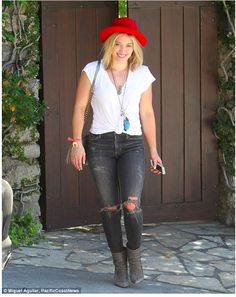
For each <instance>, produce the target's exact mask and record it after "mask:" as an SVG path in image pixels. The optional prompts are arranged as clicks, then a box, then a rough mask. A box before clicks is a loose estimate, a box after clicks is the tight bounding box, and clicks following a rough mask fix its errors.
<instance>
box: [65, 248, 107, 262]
mask: <svg viewBox="0 0 236 297" xmlns="http://www.w3.org/2000/svg"><path fill="white" fill-rule="evenodd" d="M109 256H110V255H103V254H101V253H96V252H87V251H82V250H79V251H76V252H71V253H70V254H69V255H68V256H67V258H66V260H67V261H69V262H77V263H81V264H95V263H97V262H100V261H102V260H104V259H106V258H107V257H109Z"/></svg>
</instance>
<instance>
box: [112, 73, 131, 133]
mask: <svg viewBox="0 0 236 297" xmlns="http://www.w3.org/2000/svg"><path fill="white" fill-rule="evenodd" d="M128 73H129V71H127V73H126V78H125V84H124V92H123V96H122V100H120V95H121V94H122V85H121V86H119V87H117V84H116V81H115V78H114V74H113V71H112V69H111V75H112V78H113V81H114V84H115V88H116V93H117V97H118V100H119V103H120V115H121V116H122V117H123V127H124V130H125V131H127V130H128V129H129V127H130V122H129V119H128V117H127V116H126V114H125V110H124V107H123V103H124V96H125V91H126V84H127V79H128Z"/></svg>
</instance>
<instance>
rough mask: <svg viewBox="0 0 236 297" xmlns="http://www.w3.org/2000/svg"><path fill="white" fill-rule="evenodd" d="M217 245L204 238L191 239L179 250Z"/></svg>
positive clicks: (203, 248) (199, 248) (207, 247)
mask: <svg viewBox="0 0 236 297" xmlns="http://www.w3.org/2000/svg"><path fill="white" fill-rule="evenodd" d="M213 247H217V244H216V243H213V242H210V241H208V240H206V239H202V240H201V239H199V240H195V241H191V242H189V243H188V244H186V245H185V246H183V247H182V248H181V249H180V251H182V252H185V251H191V250H205V249H209V248H213Z"/></svg>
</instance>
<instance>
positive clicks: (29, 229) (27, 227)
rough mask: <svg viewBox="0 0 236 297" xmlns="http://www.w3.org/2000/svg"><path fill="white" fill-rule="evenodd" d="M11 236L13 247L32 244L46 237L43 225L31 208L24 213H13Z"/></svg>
mask: <svg viewBox="0 0 236 297" xmlns="http://www.w3.org/2000/svg"><path fill="white" fill-rule="evenodd" d="M9 236H10V238H11V241H12V245H13V247H17V246H22V245H26V246H30V245H32V244H33V243H36V242H38V240H40V239H43V238H45V236H44V235H43V231H42V229H41V225H40V224H39V223H38V221H37V220H36V219H35V218H34V217H33V215H32V211H31V209H28V210H27V212H25V213H24V214H22V215H18V214H15V213H13V214H12V217H11V224H10V230H9Z"/></svg>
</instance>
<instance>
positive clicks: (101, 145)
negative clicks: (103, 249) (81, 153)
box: [88, 135, 129, 288]
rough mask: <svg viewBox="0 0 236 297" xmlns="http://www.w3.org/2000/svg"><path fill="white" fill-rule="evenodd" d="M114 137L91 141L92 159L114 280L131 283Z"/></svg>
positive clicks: (121, 284)
mask: <svg viewBox="0 0 236 297" xmlns="http://www.w3.org/2000/svg"><path fill="white" fill-rule="evenodd" d="M113 138H114V137H113V136H112V137H107V136H106V135H105V139H100V138H99V137H97V139H93V140H91V141H90V143H89V148H88V160H89V166H90V168H91V171H92V174H93V177H94V180H95V183H96V186H97V189H98V192H99V195H100V199H99V202H100V206H101V216H102V223H103V228H104V232H105V235H106V238H107V242H108V246H109V247H110V250H111V252H112V258H113V263H114V265H115V274H114V283H115V285H116V286H119V287H122V288H126V287H128V286H129V280H128V270H127V253H126V249H125V248H124V246H123V239H122V231H121V222H120V219H121V209H120V198H119V187H118V179H117V164H116V163H117V162H116V158H115V154H114V139H113Z"/></svg>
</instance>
